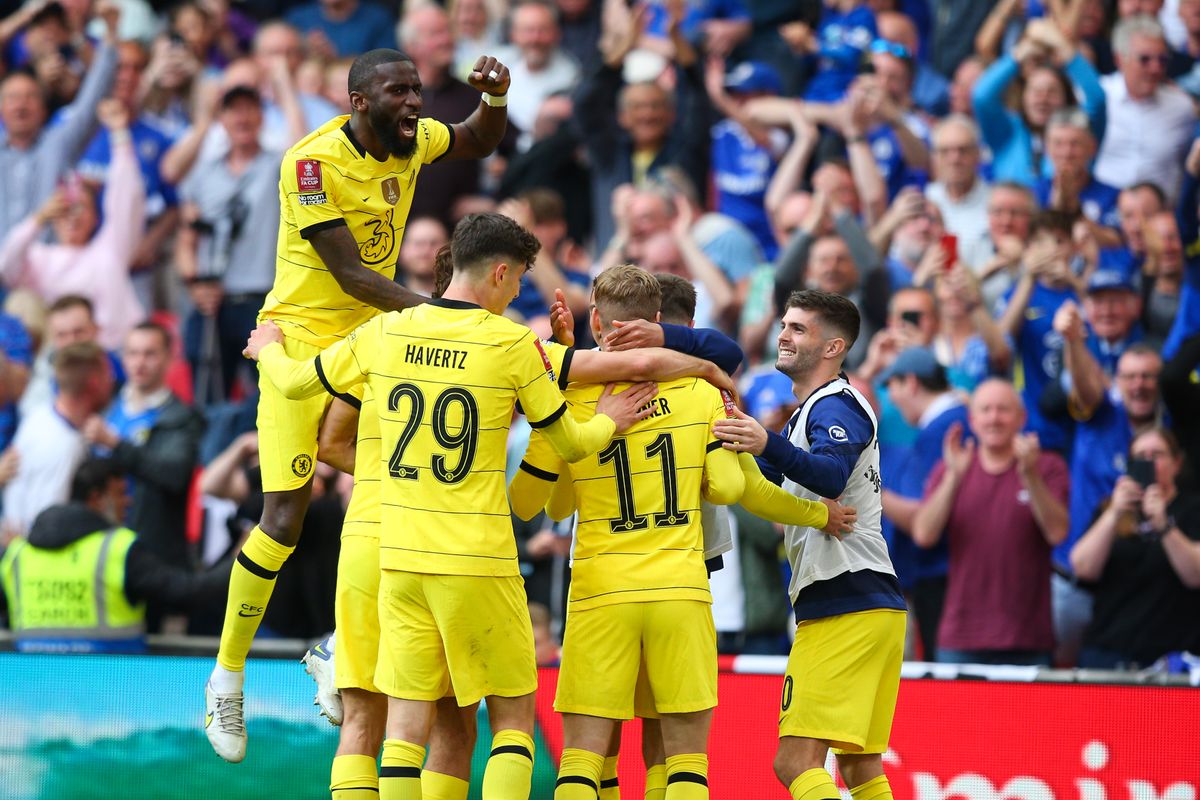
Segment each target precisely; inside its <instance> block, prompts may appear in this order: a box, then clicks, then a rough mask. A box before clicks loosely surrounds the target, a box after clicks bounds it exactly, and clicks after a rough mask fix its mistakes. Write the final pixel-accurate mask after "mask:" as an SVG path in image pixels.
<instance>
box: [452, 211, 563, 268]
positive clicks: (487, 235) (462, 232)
mask: <svg viewBox="0 0 1200 800" xmlns="http://www.w3.org/2000/svg"><path fill="white" fill-rule="evenodd" d="M541 249H542V243H541V242H539V241H538V240H537V237H536V236H534V235H533V234H532V233H530V232H529V231H527V230H525V229H524V228H522V227H521V226H520V225H518V224H517V223H516V222H514V221H513V220H512V219H510V218H509V217H506V216H504V215H503V214H496V213H494V212H488V213H485V214H468V215H467V216H465V217H463V218H462V219H461V220H459V222H458V224H457V225H455V226H454V235H453V236H451V237H450V253H451V256H452V257H453V260H454V271H455V272H461V271H463V270H473V269H479V268H481V267H484V266H488V265H490V264H491V263H492V262H493V261H495V260H496V259H498V258H509V259H512V260H513V261H515V262H516V263H518V264H528V265H529V266H531V267H532V266H533V259H534V258H536V257H537V254H538V250H541Z"/></svg>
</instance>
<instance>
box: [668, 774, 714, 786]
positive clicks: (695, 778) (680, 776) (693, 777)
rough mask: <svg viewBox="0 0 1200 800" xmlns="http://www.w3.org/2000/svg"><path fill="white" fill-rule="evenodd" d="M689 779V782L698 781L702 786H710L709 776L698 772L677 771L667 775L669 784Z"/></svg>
mask: <svg viewBox="0 0 1200 800" xmlns="http://www.w3.org/2000/svg"><path fill="white" fill-rule="evenodd" d="M682 781H687V782H688V783H698V784H700V785H701V786H708V778H706V777H704V776H703V775H701V774H700V773H698V772H676V773H675V774H674V775H670V776H668V777H667V785H668V786H670V785H671V784H672V783H680V782H682Z"/></svg>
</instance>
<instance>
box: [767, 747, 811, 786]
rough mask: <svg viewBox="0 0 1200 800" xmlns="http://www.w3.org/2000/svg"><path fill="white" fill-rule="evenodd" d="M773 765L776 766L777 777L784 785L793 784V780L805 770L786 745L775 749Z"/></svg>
mask: <svg viewBox="0 0 1200 800" xmlns="http://www.w3.org/2000/svg"><path fill="white" fill-rule="evenodd" d="M772 766H773V767H774V768H775V777H776V778H778V779H779V782H780V783H782V784H783V785H784V786H791V785H792V781H794V780H796V778H797V777H799V776H800V773H801V772H803V771H804V769H803V768H802V767H801V766H800V765H799V764H798V763H797V762H796V759H795V758H794V757H793V755H792V754H791V753H789V752H788V751H787V749H786V748H784V747H780V748H779V749H778V750H776V751H775V762H774V764H773V765H772Z"/></svg>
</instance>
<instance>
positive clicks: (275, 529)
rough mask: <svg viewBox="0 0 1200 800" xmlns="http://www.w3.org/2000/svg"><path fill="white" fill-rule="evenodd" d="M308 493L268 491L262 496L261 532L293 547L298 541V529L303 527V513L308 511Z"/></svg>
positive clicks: (284, 544) (286, 545)
mask: <svg viewBox="0 0 1200 800" xmlns="http://www.w3.org/2000/svg"><path fill="white" fill-rule="evenodd" d="M306 488H307V487H306ZM308 500H309V494H308V493H307V492H303V493H302V490H297V491H295V492H268V493H267V494H266V495H265V496H264V497H263V514H262V522H261V523H260V525H259V527H261V528H262V531H263V533H265V534H267V535H268V536H270V537H271V538H272V539H274V540H275V541H277V542H279V543H280V544H281V545H283V546H285V547H295V546H296V543H297V542H299V541H300V529H301V528H303V527H304V515H305V513H306V512H307V511H308Z"/></svg>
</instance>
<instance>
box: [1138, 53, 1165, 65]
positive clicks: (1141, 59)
mask: <svg viewBox="0 0 1200 800" xmlns="http://www.w3.org/2000/svg"><path fill="white" fill-rule="evenodd" d="M1170 61H1171V57H1170V56H1168V55H1167V54H1166V53H1163V54H1162V55H1157V56H1152V55H1149V54H1148V53H1143V54H1141V55H1140V56H1138V57H1137V62H1138V64H1139V65H1140V66H1143V67H1148V66H1150V65H1151V64H1158V65H1159V66H1160V67H1165V66H1166V65H1167V64H1168V63H1169V62H1170Z"/></svg>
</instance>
